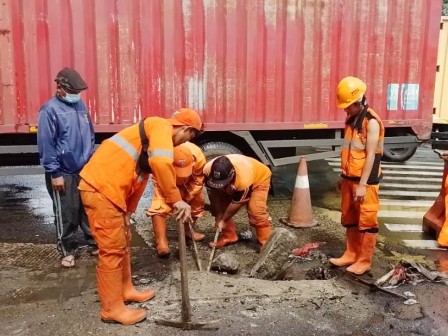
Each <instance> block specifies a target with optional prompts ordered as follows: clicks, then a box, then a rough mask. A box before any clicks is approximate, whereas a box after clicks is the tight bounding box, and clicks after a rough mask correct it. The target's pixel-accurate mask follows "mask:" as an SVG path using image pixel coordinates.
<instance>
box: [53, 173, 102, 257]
mask: <svg viewBox="0 0 448 336" xmlns="http://www.w3.org/2000/svg"><path fill="white" fill-rule="evenodd" d="M64 180H65V192H59V194H60V199H61V213H62V237H61V241H60V242H59V244H60V245H62V247H63V251H61V252H62V253H63V254H65V255H70V254H74V253H76V250H77V249H78V241H77V240H76V237H75V236H76V231H77V230H78V227H81V230H82V231H83V232H84V237H85V239H86V241H87V244H89V245H90V246H92V247H96V243H95V240H94V239H93V237H92V233H91V232H90V227H89V221H88V219H87V215H86V212H85V210H84V206H83V205H82V201H81V195H80V193H79V190H78V185H79V181H80V177H79V175H64ZM45 182H46V185H47V190H48V193H49V194H50V197H51V199H52V201H53V212H54V214H55V225H57V224H56V204H55V199H54V196H55V194H54V192H53V187H52V186H51V174H49V173H45ZM56 232H57V231H56ZM64 250H65V253H64Z"/></svg>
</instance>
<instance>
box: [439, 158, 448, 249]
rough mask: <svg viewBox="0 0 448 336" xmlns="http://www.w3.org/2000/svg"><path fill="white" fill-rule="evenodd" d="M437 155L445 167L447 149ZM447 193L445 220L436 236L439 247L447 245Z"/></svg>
mask: <svg viewBox="0 0 448 336" xmlns="http://www.w3.org/2000/svg"><path fill="white" fill-rule="evenodd" d="M438 154H439V157H440V158H441V159H443V160H444V161H445V167H446V165H447V162H448V151H444V152H439V153H438ZM447 184H448V178H447V179H445V190H447V189H446V188H447ZM447 209H448V195H447V194H445V222H444V223H443V226H442V228H441V229H440V232H439V236H438V237H437V244H439V246H441V247H448V214H447Z"/></svg>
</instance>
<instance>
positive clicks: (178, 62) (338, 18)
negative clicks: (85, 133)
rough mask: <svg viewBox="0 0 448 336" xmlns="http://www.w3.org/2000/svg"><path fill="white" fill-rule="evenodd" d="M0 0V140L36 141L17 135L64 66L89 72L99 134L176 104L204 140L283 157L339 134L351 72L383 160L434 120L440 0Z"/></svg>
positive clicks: (401, 152)
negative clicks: (340, 88)
mask: <svg viewBox="0 0 448 336" xmlns="http://www.w3.org/2000/svg"><path fill="white" fill-rule="evenodd" d="M0 2H1V4H0V83H1V87H0V133H1V134H3V135H4V136H2V137H0V139H3V140H2V141H4V142H5V141H7V142H8V141H9V142H13V143H20V144H25V145H26V143H23V142H24V141H23V139H29V141H30V144H32V143H31V142H32V141H34V140H33V139H34V138H33V136H25V134H29V133H30V132H35V130H36V124H37V118H38V111H39V107H40V106H41V105H42V104H43V103H44V102H45V101H46V100H47V99H49V97H50V96H51V95H52V94H54V92H55V83H54V78H55V75H56V74H57V72H58V71H59V70H60V69H62V68H63V67H66V66H68V67H73V68H75V69H76V70H77V71H79V72H80V73H81V75H82V76H83V77H84V78H85V80H86V82H87V83H88V85H89V89H88V90H87V91H86V92H85V93H83V99H84V101H85V102H86V103H87V105H88V107H89V110H90V113H91V116H92V119H93V121H94V124H95V131H96V132H98V133H99V134H100V135H101V134H102V133H104V134H110V133H113V132H117V131H119V130H120V129H122V128H124V127H126V126H128V125H130V124H132V123H135V122H137V121H138V120H139V119H141V118H142V117H146V116H164V117H168V116H170V115H171V114H172V113H173V112H174V111H175V110H176V109H177V108H178V107H182V106H185V107H190V108H194V109H196V110H197V111H198V112H199V113H200V114H201V115H202V117H203V120H204V122H205V124H206V130H207V132H206V133H205V134H204V135H203V137H202V138H201V143H202V145H203V146H204V148H205V149H207V148H208V149H210V148H212V149H215V150H222V151H226V150H235V151H236V150H240V151H243V152H247V151H250V153H251V154H252V155H255V156H258V157H259V158H260V159H261V160H263V162H265V163H269V164H271V165H279V164H285V163H290V162H294V160H296V158H283V157H282V156H284V155H282V154H281V153H282V151H281V150H278V148H292V147H309V146H314V147H315V146H323V145H330V146H333V149H337V146H338V145H340V143H341V137H342V136H343V135H342V129H343V127H344V118H345V113H344V112H343V111H341V110H338V109H336V86H337V83H338V82H339V80H340V79H341V78H343V77H345V76H347V75H353V76H358V77H360V78H361V79H363V80H364V81H365V82H366V83H367V85H368V90H367V93H366V96H367V98H368V101H369V103H370V105H371V106H372V107H373V108H374V109H375V110H376V111H377V112H378V113H379V115H380V116H381V117H382V119H383V121H384V124H385V126H386V127H387V136H388V138H387V141H386V142H387V143H388V146H389V149H388V152H387V153H388V154H389V159H394V158H395V159H400V160H403V159H406V158H407V157H408V156H409V154H410V155H412V151H413V148H414V149H415V146H416V143H417V140H418V139H423V140H424V139H428V138H429V136H430V133H431V127H432V111H433V97H434V82H435V71H436V60H437V46H438V37H439V25H440V13H441V6H442V2H441V1H440V0H394V1H390V0H350V1H347V0H1V1H0ZM5 134H6V135H7V136H5ZM11 139H15V140H11ZM19 139H22V140H19ZM0 145H2V144H0ZM409 146H411V147H409ZM397 147H399V148H398V149H397ZM2 148H3V151H8V149H5V146H3V147H2ZM10 148H12V147H10ZM276 148H277V152H276V151H275V150H276ZM286 152H288V151H285V153H286ZM335 153H337V151H335V152H333V153H332V154H331V155H335ZM288 155H289V154H288ZM313 155H314V156H309V158H310V159H313V158H315V159H317V158H321V157H323V156H322V155H321V154H313Z"/></svg>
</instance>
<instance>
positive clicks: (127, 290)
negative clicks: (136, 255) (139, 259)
mask: <svg viewBox="0 0 448 336" xmlns="http://www.w3.org/2000/svg"><path fill="white" fill-rule="evenodd" d="M121 268H122V271H123V275H122V280H123V301H124V302H145V301H148V300H151V299H152V298H153V297H154V290H152V289H148V290H146V291H142V292H140V291H138V290H137V289H135V287H134V285H133V284H132V277H131V254H130V253H129V252H128V253H126V254H125V256H124V258H123V262H122V263H121Z"/></svg>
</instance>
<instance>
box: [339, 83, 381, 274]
mask: <svg viewBox="0 0 448 336" xmlns="http://www.w3.org/2000/svg"><path fill="white" fill-rule="evenodd" d="M366 89H367V86H366V84H364V83H363V82H362V81H361V80H360V79H358V78H356V77H346V78H344V79H343V80H342V81H341V82H340V83H339V85H338V89H337V96H338V105H337V106H338V108H343V109H344V111H345V112H346V113H347V119H346V126H345V135H344V144H343V147H342V152H341V168H342V174H341V179H340V181H339V182H338V187H339V189H340V191H341V194H342V195H341V198H342V202H341V203H342V204H341V207H342V217H341V223H342V225H343V226H344V227H345V228H346V245H347V246H346V250H345V253H344V254H343V256H342V257H340V258H332V259H330V262H331V263H332V264H334V265H336V266H348V265H350V266H349V267H348V268H347V271H349V272H351V273H354V274H358V275H359V274H363V273H365V272H367V271H368V270H370V268H371V266H372V256H373V253H374V250H375V244H376V240H377V236H378V216H377V215H378V211H379V209H380V203H379V197H378V192H379V182H380V179H381V177H382V174H381V167H380V162H381V157H382V155H383V141H384V126H383V123H382V121H381V119H380V118H379V116H378V115H377V114H376V113H375V111H374V110H373V109H371V108H370V107H369V106H368V105H367V103H366V97H365V95H364V93H365V92H366Z"/></svg>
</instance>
